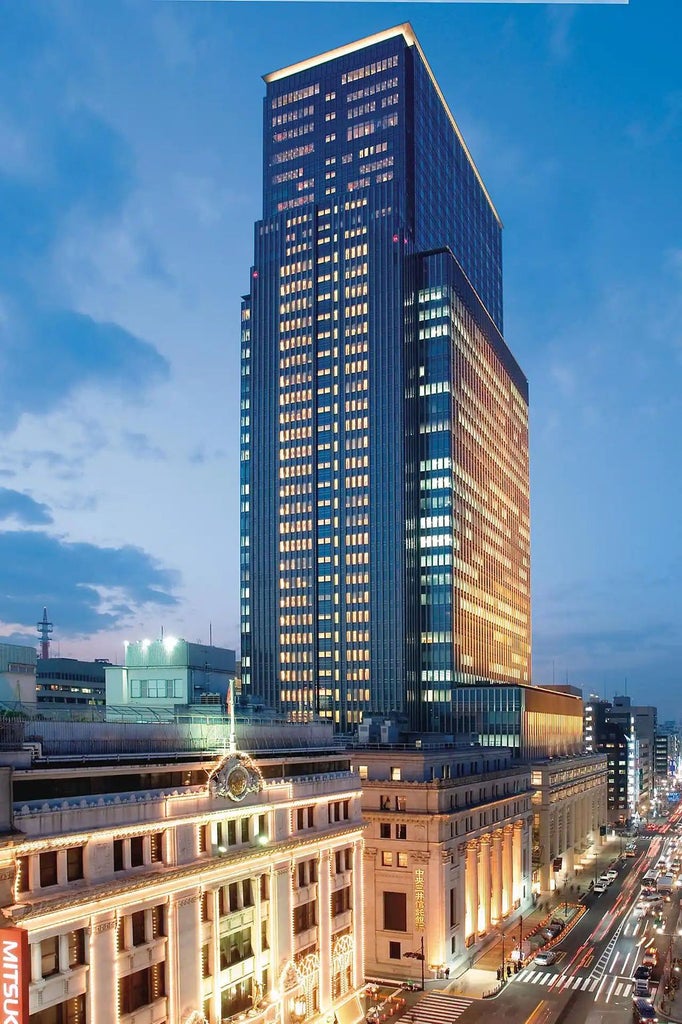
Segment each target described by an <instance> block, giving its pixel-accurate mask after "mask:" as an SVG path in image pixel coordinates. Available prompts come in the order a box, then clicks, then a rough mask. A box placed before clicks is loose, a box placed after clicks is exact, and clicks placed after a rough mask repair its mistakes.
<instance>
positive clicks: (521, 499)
mask: <svg viewBox="0 0 682 1024" xmlns="http://www.w3.org/2000/svg"><path fill="white" fill-rule="evenodd" d="M265 82H266V86H267V90H266V98H265V105H264V124H263V135H264V163H263V217H262V219H261V220H260V221H258V222H257V224H256V226H255V245H254V262H253V267H252V270H251V287H250V292H249V294H248V295H246V296H244V299H243V306H242V410H241V417H242V418H241V424H242V451H241V458H242V480H241V503H242V504H241V516H242V521H241V534H242V550H241V573H242V579H241V588H242V589H241V603H242V673H243V676H242V678H243V685H244V687H245V689H246V690H247V692H248V691H250V692H252V693H253V694H254V695H257V696H259V697H260V698H261V699H263V700H264V701H265V702H267V703H268V704H271V705H273V706H275V707H277V708H279V709H280V710H283V711H286V712H288V713H295V714H307V713H310V712H317V713H319V714H321V715H322V716H324V717H329V718H333V719H334V720H335V721H336V723H337V725H338V727H339V728H341V729H351V728H353V726H354V724H355V723H357V722H358V721H359V720H360V719H361V718H362V716H363V715H366V714H368V713H370V712H378V713H387V712H391V711H396V712H399V713H403V714H407V715H408V716H409V718H410V721H411V723H412V725H413V727H415V728H424V727H429V726H433V724H434V723H437V725H438V727H440V728H448V726H449V725H451V723H452V713H451V688H452V686H453V685H454V684H456V683H460V684H461V683H467V682H475V681H482V680H483V681H486V680H489V681H521V682H524V681H528V680H529V677H530V668H529V662H530V576H529V573H530V564H529V558H530V550H529V475H528V420H527V412H528V388H527V381H526V379H525V377H524V375H523V373H522V372H521V370H520V368H519V366H518V364H517V363H516V361H515V360H514V358H513V356H512V355H511V353H510V351H509V349H508V348H507V346H506V344H505V342H504V339H503V337H502V333H501V332H502V271H501V222H500V219H499V217H498V214H497V212H496V210H495V208H494V206H493V204H492V201H491V199H490V197H489V195H488V193H487V191H486V188H485V185H484V184H483V181H482V180H481V177H480V175H479V173H478V171H477V170H476V167H475V165H474V163H473V160H472V159H471V156H470V154H469V152H468V150H467V148H466V145H465V143H464V140H463V139H462V136H461V134H460V132H459V129H458V128H457V125H456V123H455V121H454V118H453V116H452V114H451V113H450V110H449V108H448V106H447V104H446V102H445V99H444V97H443V95H442V93H441V91H440V89H439V87H438V84H437V82H436V80H435V78H434V76H433V74H432V72H431V70H430V68H429V66H428V64H427V62H426V59H425V57H424V55H423V53H422V51H421V49H420V47H419V44H418V42H417V40H416V38H415V35H414V33H413V31H412V29H411V27H410V26H409V25H400V26H398V27H397V28H394V29H389V30H387V31H385V32H381V33H378V34H377V35H374V36H371V37H369V38H366V39H362V40H360V41H359V42H356V43H351V44H349V45H347V46H342V47H340V48H338V49H336V50H331V51H329V52H328V53H324V54H322V55H321V56H318V57H314V58H312V59H310V60H305V61H302V62H300V63H298V64H294V65H292V66H290V67H287V68H284V69H283V70H281V71H276V72H274V73H272V74H269V75H266V76H265Z"/></svg>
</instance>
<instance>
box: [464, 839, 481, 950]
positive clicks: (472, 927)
mask: <svg viewBox="0 0 682 1024" xmlns="http://www.w3.org/2000/svg"><path fill="white" fill-rule="evenodd" d="M464 885H465V887H466V924H465V929H464V930H465V937H466V938H467V939H468V938H469V936H470V935H473V937H474V940H475V939H476V932H477V931H478V841H477V840H476V839H474V840H472V841H471V842H469V843H467V844H466V868H465V871H464Z"/></svg>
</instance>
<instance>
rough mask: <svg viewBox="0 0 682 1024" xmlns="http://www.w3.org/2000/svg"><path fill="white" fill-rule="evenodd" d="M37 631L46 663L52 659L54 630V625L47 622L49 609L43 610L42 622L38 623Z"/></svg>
mask: <svg viewBox="0 0 682 1024" xmlns="http://www.w3.org/2000/svg"><path fill="white" fill-rule="evenodd" d="M36 629H37V630H38V636H39V637H40V657H41V658H43V660H45V661H46V660H47V659H48V658H49V657H50V636H51V634H52V630H53V629H54V626H53V624H52V623H51V622H48V620H47V608H43V617H42V620H41V621H40V622H36Z"/></svg>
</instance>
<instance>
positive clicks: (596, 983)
mask: <svg viewBox="0 0 682 1024" xmlns="http://www.w3.org/2000/svg"><path fill="white" fill-rule="evenodd" d="M598 984H599V982H598V981H597V979H596V978H592V980H591V981H590V992H594V990H595V988H596V987H597V985H598Z"/></svg>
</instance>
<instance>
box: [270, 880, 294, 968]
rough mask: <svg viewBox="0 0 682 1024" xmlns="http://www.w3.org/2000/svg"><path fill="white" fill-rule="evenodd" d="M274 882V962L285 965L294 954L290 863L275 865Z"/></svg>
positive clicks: (272, 896) (271, 895) (272, 904)
mask: <svg viewBox="0 0 682 1024" xmlns="http://www.w3.org/2000/svg"><path fill="white" fill-rule="evenodd" d="M273 882H274V886H273V890H274V891H272V892H271V893H270V913H271V914H272V932H271V935H272V947H273V953H272V962H273V963H275V964H283V963H286V961H287V960H289V959H290V958H291V957H292V956H293V954H294V935H293V931H294V927H293V918H292V913H293V911H292V896H291V870H290V865H289V862H288V861H286V862H281V863H279V864H276V865H275V874H274V878H273ZM272 986H273V988H278V987H279V978H273V980H272Z"/></svg>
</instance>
